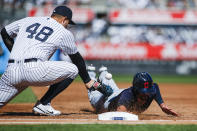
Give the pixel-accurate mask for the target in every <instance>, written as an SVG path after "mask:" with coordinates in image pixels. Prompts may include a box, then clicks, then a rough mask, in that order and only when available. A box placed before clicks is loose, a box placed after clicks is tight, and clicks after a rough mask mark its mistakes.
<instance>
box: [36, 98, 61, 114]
mask: <svg viewBox="0 0 197 131" xmlns="http://www.w3.org/2000/svg"><path fill="white" fill-rule="evenodd" d="M33 112H34V113H35V114H40V115H47V116H58V115H60V114H61V112H60V111H58V110H55V109H54V108H53V107H52V106H51V104H50V103H48V104H47V105H43V104H41V103H40V102H39V101H38V102H37V103H36V105H35V106H34V107H33Z"/></svg>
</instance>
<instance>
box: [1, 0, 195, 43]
mask: <svg viewBox="0 0 197 131" xmlns="http://www.w3.org/2000/svg"><path fill="white" fill-rule="evenodd" d="M47 4H51V5H54V6H55V5H68V6H70V5H72V6H85V7H88V8H92V7H93V6H95V5H97V6H106V7H107V8H108V7H111V8H113V7H114V8H117V7H118V8H130V9H147V8H148V9H162V10H195V8H196V7H197V0H0V9H1V13H0V28H1V27H2V26H3V25H6V24H8V23H9V22H10V20H11V18H14V17H15V18H18V19H19V18H20V17H24V16H25V15H26V14H25V11H24V10H28V8H30V7H32V6H45V5H47ZM20 10H21V11H20ZM17 11H18V12H20V13H16V12H17ZM21 14H23V15H21ZM196 29H197V26H190V25H188V26H187V25H184V26H173V25H165V26H154V25H152V26H151V25H121V26H120V25H113V24H111V23H110V22H109V20H108V19H107V14H105V13H103V12H102V13H100V14H99V13H98V14H97V15H96V17H95V18H94V19H93V20H92V21H91V22H90V23H86V24H83V25H80V26H77V27H76V29H75V30H76V40H77V42H79V43H80V42H87V43H90V44H94V43H99V42H109V43H112V44H124V43H150V44H155V45H159V44H165V43H172V44H177V43H180V44H189V45H193V44H196V43H197V37H196V36H197V30H196ZM95 40H96V41H95Z"/></svg>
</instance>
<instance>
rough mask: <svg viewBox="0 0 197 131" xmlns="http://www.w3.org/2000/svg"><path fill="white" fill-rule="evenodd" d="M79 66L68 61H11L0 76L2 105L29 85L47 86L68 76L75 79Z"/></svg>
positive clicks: (0, 105)
mask: <svg viewBox="0 0 197 131" xmlns="http://www.w3.org/2000/svg"><path fill="white" fill-rule="evenodd" d="M77 74H78V68H77V67H76V66H75V65H74V64H72V63H70V62H66V61H44V62H43V61H37V62H28V63H24V62H23V61H17V62H15V63H9V64H8V67H7V69H6V71H5V73H4V74H3V75H2V77H1V78H0V107H2V106H4V105H5V104H6V103H8V102H9V101H10V100H11V99H12V98H14V97H15V96H16V95H18V94H19V93H20V92H21V91H23V90H24V89H26V88H27V87H28V86H47V85H52V84H54V83H57V82H60V81H61V80H64V79H66V78H71V79H74V78H75V77H76V76H77Z"/></svg>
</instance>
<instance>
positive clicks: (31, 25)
mask: <svg viewBox="0 0 197 131" xmlns="http://www.w3.org/2000/svg"><path fill="white" fill-rule="evenodd" d="M68 24H75V23H74V22H73V21H72V11H71V9H70V8H68V7H66V6H58V7H56V8H55V9H54V11H53V13H52V15H51V17H26V18H23V19H21V20H18V21H15V22H13V23H11V24H9V25H7V26H5V27H4V28H3V29H2V30H1V35H2V39H3V41H4V43H5V45H6V46H7V48H8V49H9V50H10V51H11V53H10V58H9V61H8V66H7V69H6V71H5V72H4V74H3V75H2V77H1V79H0V107H3V106H4V105H6V103H8V102H9V101H10V100H11V99H12V98H14V97H15V96H16V95H18V94H19V93H20V92H22V91H23V90H24V89H26V88H27V87H28V86H45V85H50V87H49V90H48V91H47V92H46V94H45V95H44V96H43V97H42V98H41V99H40V101H38V102H37V103H36V105H35V106H34V107H33V111H34V112H37V113H39V114H45V115H52V116H53V115H60V114H61V112H60V111H57V110H55V109H54V108H53V107H52V106H51V105H50V102H51V100H52V99H53V98H54V97H55V96H57V94H59V93H60V92H61V91H63V90H64V89H65V88H66V87H68V86H69V85H70V84H71V82H72V81H73V80H74V79H75V77H76V76H77V75H78V74H79V75H80V77H81V78H82V80H83V82H84V83H85V86H86V88H87V89H89V88H91V89H94V90H98V91H100V92H102V93H104V94H109V95H110V94H111V93H112V90H111V89H110V87H108V86H105V85H102V84H100V83H99V82H97V81H95V80H91V79H90V77H89V75H88V72H87V70H86V66H85V61H84V59H83V58H82V56H81V55H80V53H79V52H78V50H77V47H76V44H75V40H74V36H73V34H72V33H71V32H70V31H69V30H68V29H67V28H66V27H67V25H68ZM14 38H15V40H14ZM57 49H60V50H61V51H62V52H63V53H64V54H65V55H68V56H69V57H70V59H71V60H72V63H70V62H66V61H49V59H50V57H51V56H52V55H53V53H54V52H55V51H56V50H57Z"/></svg>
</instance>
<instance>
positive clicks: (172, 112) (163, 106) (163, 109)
mask: <svg viewBox="0 0 197 131" xmlns="http://www.w3.org/2000/svg"><path fill="white" fill-rule="evenodd" d="M160 107H161V109H162V111H163V112H165V113H166V114H168V115H173V116H179V115H178V114H177V113H176V112H175V111H173V110H172V109H170V108H168V107H167V105H165V104H164V103H162V104H160Z"/></svg>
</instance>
